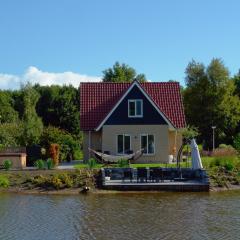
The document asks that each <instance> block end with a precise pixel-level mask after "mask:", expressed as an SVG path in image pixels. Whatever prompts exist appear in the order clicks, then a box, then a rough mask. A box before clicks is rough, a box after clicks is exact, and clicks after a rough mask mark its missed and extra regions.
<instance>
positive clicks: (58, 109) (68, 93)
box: [34, 85, 80, 135]
mask: <svg viewBox="0 0 240 240" xmlns="http://www.w3.org/2000/svg"><path fill="white" fill-rule="evenodd" d="M34 89H36V90H37V91H38V93H39V94H40V98H39V100H38V103H37V106H36V109H37V113H38V115H39V116H40V117H41V118H42V120H43V123H44V125H45V126H49V125H51V126H55V127H59V128H61V129H64V130H66V131H68V132H70V133H72V134H75V135H79V133H80V113H79V111H80V104H79V91H78V89H76V88H74V87H73V86H71V85H70V86H63V87H60V86H56V85H52V86H39V85H35V86H34Z"/></svg>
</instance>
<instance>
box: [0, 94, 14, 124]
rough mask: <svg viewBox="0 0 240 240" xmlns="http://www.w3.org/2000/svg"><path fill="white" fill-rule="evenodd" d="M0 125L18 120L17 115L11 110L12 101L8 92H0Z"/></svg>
mask: <svg viewBox="0 0 240 240" xmlns="http://www.w3.org/2000/svg"><path fill="white" fill-rule="evenodd" d="M0 106H1V107H0V124H1V123H13V122H16V121H17V120H18V113H17V111H15V109H14V108H13V99H12V97H11V93H10V92H8V91H0Z"/></svg>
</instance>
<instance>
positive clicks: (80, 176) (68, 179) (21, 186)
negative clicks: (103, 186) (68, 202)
mask: <svg viewBox="0 0 240 240" xmlns="http://www.w3.org/2000/svg"><path fill="white" fill-rule="evenodd" d="M97 173H98V170H88V169H76V170H31V171H0V190H1V191H12V192H38V193H40V192H54V191H59V192H63V193H64V192H65V191H67V192H69V191H70V190H71V192H76V193H79V192H80V191H81V190H82V189H83V188H84V187H85V186H88V187H90V188H91V189H92V190H94V189H95V187H96V186H95V185H96V176H97Z"/></svg>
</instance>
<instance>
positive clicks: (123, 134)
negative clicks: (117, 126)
mask: <svg viewBox="0 0 240 240" xmlns="http://www.w3.org/2000/svg"><path fill="white" fill-rule="evenodd" d="M119 135H122V136H123V153H119V152H118V136H119ZM125 136H129V137H130V149H129V150H131V149H132V138H131V135H130V134H125V133H118V134H117V136H116V153H117V155H125V154H126V153H125V138H124V137H125Z"/></svg>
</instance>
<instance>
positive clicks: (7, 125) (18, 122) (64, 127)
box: [0, 59, 240, 159]
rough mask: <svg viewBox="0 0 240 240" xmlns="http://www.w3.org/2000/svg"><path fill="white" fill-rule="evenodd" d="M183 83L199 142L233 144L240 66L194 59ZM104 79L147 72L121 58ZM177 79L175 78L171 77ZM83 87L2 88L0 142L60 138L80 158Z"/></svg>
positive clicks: (239, 122) (238, 119)
mask: <svg viewBox="0 0 240 240" xmlns="http://www.w3.org/2000/svg"><path fill="white" fill-rule="evenodd" d="M185 74H186V76H185V86H182V87H181V93H182V97H183V103H184V108H185V115H186V120H187V124H188V125H190V126H192V127H194V128H197V129H198V132H199V136H198V142H199V143H203V146H204V148H205V149H211V147H212V126H216V129H215V134H216V145H218V144H220V143H225V144H233V142H234V141H235V140H236V139H237V138H239V132H240V99H239V98H240V72H239V73H236V74H235V75H234V76H233V77H231V76H230V73H229V70H228V68H227V67H226V66H225V65H224V63H223V61H222V60H221V59H212V61H211V62H210V64H209V65H208V66H205V65H204V64H203V63H199V62H196V61H194V60H192V61H191V62H190V63H189V64H188V66H187V67H186V70H185ZM102 79H103V82H131V81H134V80H138V81H140V82H145V81H147V79H146V76H145V75H144V74H137V72H136V70H135V69H134V68H132V67H130V66H128V65H126V64H120V63H119V62H116V63H115V64H114V65H113V67H111V68H108V69H106V70H104V71H103V78H102ZM171 81H172V80H171ZM79 98H80V96H79V89H76V88H74V87H73V86H71V85H70V86H57V85H52V86H40V85H34V86H32V85H31V84H30V83H28V84H26V85H25V86H22V87H21V89H20V90H14V91H10V90H5V91H4V90H1V91H0V147H6V146H29V145H33V144H40V145H42V146H46V147H47V145H48V144H50V143H59V144H60V145H61V148H62V159H65V158H66V154H67V153H69V152H71V153H72V154H73V155H74V154H75V156H74V157H75V158H79V157H80V156H79V154H78V153H79V149H80V148H81V146H82V134H81V129H80V121H81V119H80V113H79V110H80V101H79Z"/></svg>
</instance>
